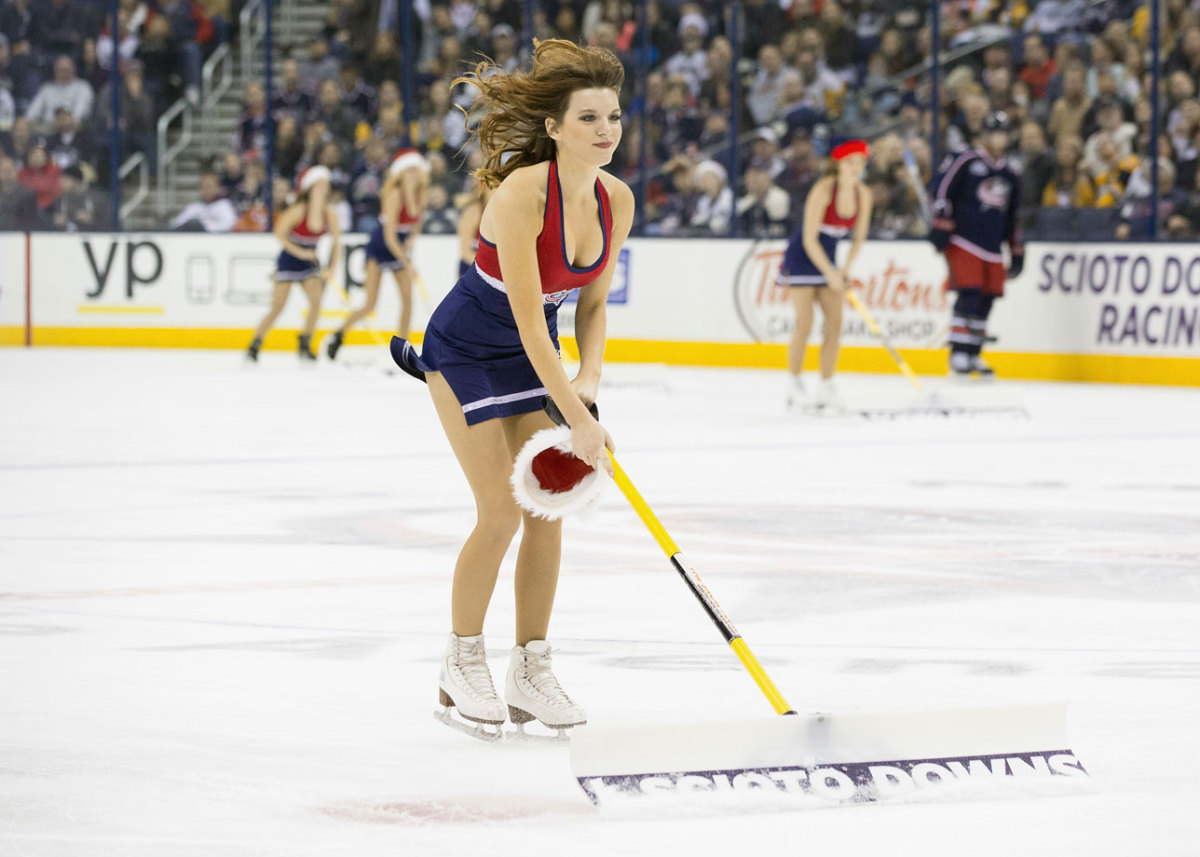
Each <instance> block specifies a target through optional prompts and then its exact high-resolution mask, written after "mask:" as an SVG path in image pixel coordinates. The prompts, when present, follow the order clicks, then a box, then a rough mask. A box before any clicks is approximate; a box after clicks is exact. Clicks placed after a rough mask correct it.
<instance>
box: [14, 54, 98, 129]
mask: <svg viewBox="0 0 1200 857" xmlns="http://www.w3.org/2000/svg"><path fill="white" fill-rule="evenodd" d="M95 99H96V94H95V92H93V90H92V87H91V85H90V84H88V82H87V81H84V80H80V79H79V78H78V77H76V76H75V61H74V60H72V59H71V58H70V57H69V56H65V55H63V56H59V57H58V59H56V60H55V61H54V80H52V81H50V82H48V83H43V84H42V85H41V87H40V88H39V89H38V91H37V95H35V96H34V97H33V101H32V102H31V103H30V105H29V110H27V111H26V113H25V115H26V116H28V117H29V121H30V122H32V123H33V127H34V129H35V130H39V131H40V130H48V129H49V128H50V127H51V126H53V125H54V113H55V111H56V110H58V108H60V107H65V108H66V109H67V110H68V111H70V113H71V115H72V116H74V117H75V120H76V121H77V122H86V121H87V120H88V119H90V118H91V116H92V105H93V103H94V102H95Z"/></svg>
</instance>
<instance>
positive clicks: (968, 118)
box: [946, 82, 988, 152]
mask: <svg viewBox="0 0 1200 857" xmlns="http://www.w3.org/2000/svg"><path fill="white" fill-rule="evenodd" d="M958 104H959V112H958V113H957V114H956V115H955V117H954V118H953V119H952V120H950V127H949V128H947V129H946V148H947V149H949V150H950V151H951V152H961V151H962V150H963V149H969V148H971V147H972V146H974V145H975V140H976V139H977V138H978V137H979V135H980V134H981V133H982V132H983V120H984V117H986V116H987V114H988V100H987V97H986V96H984V95H983V93H981V92H980V91H979V85H978V84H977V83H974V82H972V83H971V84H969V85H968V86H965V87H963V89H962V94H961V95H960V96H959V99H958Z"/></svg>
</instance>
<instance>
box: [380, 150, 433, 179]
mask: <svg viewBox="0 0 1200 857" xmlns="http://www.w3.org/2000/svg"><path fill="white" fill-rule="evenodd" d="M412 167H417V168H419V169H421V170H423V171H424V172H426V173H428V172H429V161H427V160H426V159H425V156H424V155H422V154H421V153H420V152H418V151H417V150H416V149H401V150H400V151H399V152H397V153H396V157H395V158H393V159H392V163H391V166H389V167H388V172H389V173H391V174H392V175H398V174H399V173H402V172H404V171H405V170H407V169H410V168H412Z"/></svg>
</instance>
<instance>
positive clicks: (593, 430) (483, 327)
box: [406, 39, 634, 727]
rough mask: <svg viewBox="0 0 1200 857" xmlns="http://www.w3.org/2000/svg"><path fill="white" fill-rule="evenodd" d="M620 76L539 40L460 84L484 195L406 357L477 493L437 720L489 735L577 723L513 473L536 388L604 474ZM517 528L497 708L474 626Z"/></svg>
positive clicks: (596, 59)
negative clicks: (511, 726)
mask: <svg viewBox="0 0 1200 857" xmlns="http://www.w3.org/2000/svg"><path fill="white" fill-rule="evenodd" d="M624 79H625V73H624V69H623V68H622V66H621V62H620V60H618V59H617V58H616V56H614V55H613V54H612V53H611V52H609V51H607V50H605V49H603V48H597V47H580V46H578V45H575V44H573V43H571V42H568V41H563V40H560V39H550V40H546V41H541V42H537V43H536V47H535V49H534V55H533V66H532V68H531V70H530V71H529V72H528V73H518V72H512V73H500V72H499V70H498V69H495V68H494V67H492V66H490V65H489V64H487V63H482V64H480V65H479V66H477V67H476V69H475V72H474V73H472V74H471V75H469V77H468V82H470V83H472V84H473V85H474V86H476V87H478V88H479V91H480V93H481V95H480V98H479V100H478V101H477V104H476V109H477V110H478V111H479V114H480V116H481V119H480V122H479V126H478V131H477V132H476V133H477V135H478V138H479V143H480V147H481V149H482V153H483V166H482V167H481V168H480V169H479V170H478V171H477V173H476V177H477V178H479V179H481V180H482V181H484V182H485V183H487V184H488V185H489V186H490V187H494V188H495V193H494V195H493V196H492V198H491V200H490V201H489V202H488V204H487V207H486V208H485V209H484V211H483V217H482V220H481V222H480V230H479V251H478V253H477V254H476V256H475V261H474V264H473V265H472V266H470V267H469V268H468V269H467V272H466V273H465V275H463V276H462V277H461V278H460V279H459V280H458V282H457V283H456V284H455V286H454V288H453V289H452V290H451V291H450V293H449V294H448V295H447V297H446V298H445V300H443V301H442V303H441V304H440V305H439V306H438V308H437V310H436V311H435V312H434V313H433V317H432V318H431V319H430V322H429V325H428V327H427V329H426V331H425V341H424V344H423V346H422V352H421V354H420V356H419V357H416V358H415V360H416V364H417V366H418V367H419V369H420V370H422V371H424V372H426V373H427V376H426V377H427V380H428V382H429V392H430V394H431V395H432V397H433V403H434V406H435V407H436V409H437V413H438V417H439V418H440V419H441V422H442V427H443V429H444V430H445V432H446V437H447V438H448V439H449V441H450V446H451V447H452V448H453V450H454V454H455V456H456V457H457V458H458V462H459V464H460V465H461V466H462V470H463V473H464V474H465V475H466V478H467V482H468V483H469V484H470V486H471V491H472V492H473V493H474V495H475V507H476V513H477V519H476V523H475V527H474V529H473V530H472V531H471V533H470V535H469V536H468V537H467V541H466V544H464V545H463V548H462V552H461V553H460V554H459V557H458V563H457V565H456V566H455V569H454V584H453V589H452V593H451V625H452V629H453V633H452V634H451V635H450V638H449V641H448V645H447V648H446V653H445V657H444V659H443V661H442V664H441V672H440V676H439V680H438V687H439V698H440V700H441V702H442V704H443V705H446V706H447V711H449V710H450V708H451V707H453V708H456V709H457V711H458V714H459V715H461V716H462V717H465V718H467V719H468V720H473V721H476V722H477V723H489V724H497V725H498V724H500V723H502V722H503V721H504V720H505V719H506V716H511V717H512V718H513V720H514V722H518V723H521V722H525V721H527V720H532V719H537V720H540V721H541V722H542V723H545V724H546V725H548V726H552V727H564V726H573V725H577V724H581V723H584V722H586V715H585V714H584V711H583V709H582V708H581V707H580V706H579V705H577V704H576V703H574V702H573V701H572V700H571V699H570V698H569V697H568V696H567V694H566V693H564V692H563V690H562V688H561V687H560V686H559V684H558V680H557V679H556V678H555V676H554V673H553V672H552V671H551V662H550V646H549V645H548V644H547V643H546V632H547V630H548V628H549V624H550V613H551V610H552V608H553V606H554V594H555V588H556V586H557V583H558V573H559V554H560V549H561V541H562V529H561V523H560V522H559V521H547V520H544V519H541V518H537V517H535V516H533V515H531V514H528V513H523V512H522V511H521V509H520V508H519V507H518V506H517V503H516V501H515V500H514V499H513V495H512V491H511V488H510V485H509V477H510V475H511V473H512V470H513V460H514V458H515V457H516V455H517V453H518V452H519V451H520V449H521V448H522V447H523V446H524V445H525V442H526V441H527V440H528V439H529V438H530V436H532V435H533V433H534V432H536V431H538V430H539V429H543V428H547V427H549V426H550V425H551V423H550V421H549V419H548V418H547V417H546V415H545V414H544V413H543V412H542V409H541V399H542V396H544V395H545V394H547V393H549V394H550V395H551V396H552V397H553V398H554V400H555V402H557V403H558V404H559V406H560V409H561V411H562V414H563V416H564V417H565V418H566V421H567V423H568V424H569V425H570V426H571V445H572V448H573V451H574V453H575V455H576V456H577V457H579V458H580V459H582V460H583V461H584V462H586V463H587V464H588V465H592V466H596V467H604V468H605V469H609V468H610V467H611V465H610V463H609V459H608V455H607V453H606V452H605V447H606V446H607V447H609V448H611V447H612V439H611V438H610V437H609V436H608V433H607V432H606V431H605V430H604V428H603V427H602V426H601V425H600V424H599V423H598V422H597V421H596V420H595V419H594V418H593V417H592V415H591V414H590V413H589V412H588V405H589V404H590V403H591V402H593V401H594V400H595V398H596V389H597V386H598V384H599V381H600V363H601V358H602V357H603V354H604V339H605V302H606V300H607V297H608V290H609V286H610V285H611V283H612V278H613V271H614V267H615V265H616V262H617V258H618V256H619V254H620V252H621V246H622V245H623V244H624V242H625V239H626V237H627V236H628V234H629V228H630V225H631V223H632V222H633V209H634V201H633V194H632V193H631V192H630V190H629V188H628V187H627V186H626V185H625V184H624V183H623V182H621V181H620V180H619V179H616V178H614V177H613V176H611V175H609V174H608V173H606V172H604V171H603V170H602V169H601V167H604V166H606V165H607V164H608V163H609V161H611V160H612V156H613V152H614V151H615V149H616V147H617V145H618V144H619V143H620V142H621V108H620V104H619V101H618V94H619V92H620V90H621V86H622V83H623V82H624ZM571 292H576V293H577V294H578V304H577V309H576V315H575V335H576V338H577V340H578V343H579V355H580V362H579V372H578V374H576V375H575V377H574V378H568V377H567V374H566V372H565V371H564V370H563V366H562V363H561V362H560V361H559V354H558V339H557V332H558V325H557V315H558V307H559V305H560V304H561V303H562V302H563V300H564V299H565V298H566V296H567V295H568V294H569V293H571ZM406 353H411V352H407V351H406ZM518 529H521V547H520V551H519V553H518V555H517V568H516V581H515V588H516V646H515V647H514V648H513V649H512V651H511V653H510V661H509V669H508V677H507V681H506V682H505V687H504V691H505V692H504V700H503V701H501V698H500V696H499V694H497V692H496V690H495V689H494V687H493V684H492V678H491V675H490V674H489V672H488V667H487V661H486V660H485V650H484V641H483V636H482V632H483V623H484V616H485V615H486V614H487V609H488V603H489V601H490V600H491V597H492V590H493V589H494V587H495V585H496V576H497V573H498V572H499V568H500V561H501V560H502V559H503V558H504V554H505V551H507V550H508V546H509V543H510V542H511V541H512V539H513V536H514V535H516V533H517V530H518ZM506 706H507V708H506Z"/></svg>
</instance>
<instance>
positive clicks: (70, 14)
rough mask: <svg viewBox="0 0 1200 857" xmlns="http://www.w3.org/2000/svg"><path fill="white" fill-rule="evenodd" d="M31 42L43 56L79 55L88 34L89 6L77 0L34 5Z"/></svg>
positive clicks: (42, 0) (52, 0) (45, 2)
mask: <svg viewBox="0 0 1200 857" xmlns="http://www.w3.org/2000/svg"><path fill="white" fill-rule="evenodd" d="M30 11H31V12H32V13H33V16H32V19H31V21H30V24H29V32H28V38H29V41H30V42H31V43H32V44H33V45H34V46H35V47H36V48H37V50H39V51H41V52H42V53H43V54H50V55H53V54H65V55H67V56H71V57H73V56H76V55H77V54H78V52H79V46H80V44H82V42H83V37H84V35H85V34H86V32H87V23H88V22H87V21H86V17H87V12H88V7H87V5H86V4H84V3H79V2H76V0H41V2H38V3H33V4H31V6H30Z"/></svg>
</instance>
